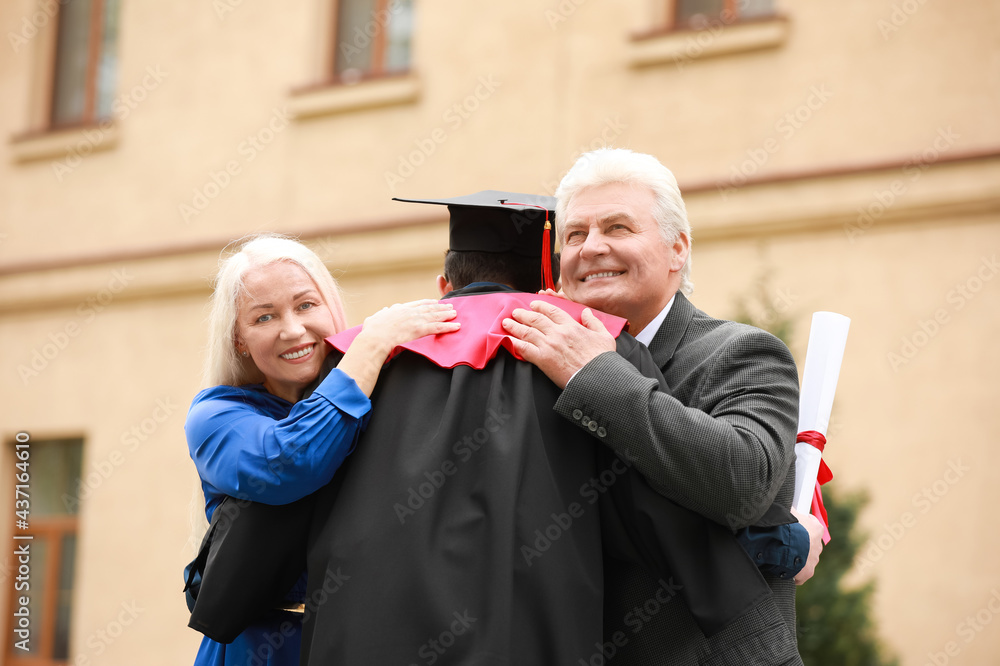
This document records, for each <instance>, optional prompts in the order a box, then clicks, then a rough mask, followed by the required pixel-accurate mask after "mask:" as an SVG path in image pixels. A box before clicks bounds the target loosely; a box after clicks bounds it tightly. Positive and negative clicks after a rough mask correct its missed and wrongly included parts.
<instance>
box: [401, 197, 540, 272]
mask: <svg viewBox="0 0 1000 666" xmlns="http://www.w3.org/2000/svg"><path fill="white" fill-rule="evenodd" d="M393 201H406V202H409V203H424V204H437V205H439V206H447V207H448V214H449V217H450V221H449V231H448V247H449V248H450V249H452V250H457V251H459V252H469V251H473V252H513V253H514V254H519V255H521V256H524V257H540V258H541V259H542V262H541V264H542V271H543V280H542V281H543V283H544V284H545V285H546V286H547V287H549V288H551V282H552V278H551V265H552V260H551V257H552V253H553V251H554V250H555V234H554V233H551V231H550V229H551V225H552V224H554V223H555V209H556V198H555V197H548V196H543V195H538V194H522V193H520V192H501V191H499V190H483V191H482V192H476V193H475V194H467V195H465V196H461V197H451V198H450V199H401V198H399V197H394V198H393ZM546 222H548V223H549V224H548V225H547V224H546ZM546 274H548V279H547V280H546V279H545V277H544V276H545V275H546Z"/></svg>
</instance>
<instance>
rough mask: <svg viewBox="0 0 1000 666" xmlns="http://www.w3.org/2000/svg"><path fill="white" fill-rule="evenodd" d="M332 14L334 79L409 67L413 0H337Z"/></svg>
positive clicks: (399, 71)
mask: <svg viewBox="0 0 1000 666" xmlns="http://www.w3.org/2000/svg"><path fill="white" fill-rule="evenodd" d="M335 16H336V19H335V27H334V54H333V79H334V80H335V81H336V82H338V83H356V82H358V81H361V80H363V79H367V78H375V77H380V76H387V75H392V74H402V73H405V72H407V71H409V69H410V38H411V36H412V34H413V0H338V1H337V7H336V12H335Z"/></svg>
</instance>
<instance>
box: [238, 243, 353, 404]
mask: <svg viewBox="0 0 1000 666" xmlns="http://www.w3.org/2000/svg"><path fill="white" fill-rule="evenodd" d="M243 282H244V286H245V291H244V293H243V294H242V295H241V296H240V297H239V300H238V302H237V316H236V348H237V350H238V351H240V352H241V353H242V352H244V351H246V352H249V354H250V358H252V359H253V362H254V363H255V364H256V365H257V369H259V370H260V371H261V373H262V374H263V375H264V388H266V389H267V390H268V391H269V392H270V393H273V394H274V395H276V396H278V397H281V398H284V399H285V400H288V401H289V402H296V401H297V400H298V399H299V397H300V396H301V395H302V391H303V390H304V389H305V387H306V386H307V385H309V384H310V383H311V382H312V381H313V380H314V379H316V377H317V375H319V371H320V368H321V367H322V365H323V361H324V359H325V358H326V354H327V348H326V344H325V343H324V342H323V339H324V338H327V337H329V336H331V335H333V334H334V333H336V332H337V330H336V326H335V325H334V322H333V314H332V313H331V312H330V309H329V307H327V304H326V303H325V302H324V300H323V297H322V295H321V294H320V292H319V289H318V288H317V287H316V283H315V282H313V281H312V278H310V277H309V275H308V274H307V273H306V272H305V271H304V270H303V269H302V267H301V266H299V265H298V264H296V263H293V262H289V261H278V262H275V263H273V264H268V265H266V266H259V267H256V268H251V269H250V270H249V271H247V273H246V275H245V276H244V279H243Z"/></svg>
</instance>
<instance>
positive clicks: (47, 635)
mask: <svg viewBox="0 0 1000 666" xmlns="http://www.w3.org/2000/svg"><path fill="white" fill-rule="evenodd" d="M12 448H13V447H12ZM28 450H29V451H30V456H29V457H28V466H27V470H28V473H29V483H28V485H29V490H28V494H29V496H30V498H29V501H30V510H29V518H28V523H29V527H28V529H27V530H26V531H22V530H20V529H16V530H15V534H17V535H25V534H27V535H31V536H32V537H33V538H32V539H31V540H15V542H14V543H15V544H18V545H20V544H28V547H29V552H30V555H29V566H30V574H29V575H28V581H27V582H28V585H29V588H28V589H27V590H16V589H15V588H16V586H13V585H12V586H11V591H12V599H11V601H12V602H13V601H14V598H13V597H14V595H16V596H17V597H20V596H24V595H25V594H26V595H27V596H28V598H29V599H30V602H29V604H28V609H29V617H30V618H31V625H30V637H29V639H28V642H27V644H26V647H27V648H28V650H22V649H20V648H19V647H18V643H19V641H18V637H17V634H15V632H13V631H11V632H10V633H8V636H11V637H13V638H14V640H11V641H10V649H9V650H8V653H7V659H6V660H5V661H4V664H5V666H61V665H62V664H65V663H67V662H68V660H69V636H70V622H71V621H72V616H73V613H72V610H73V581H74V570H75V568H76V541H77V539H76V537H77V509H78V507H79V499H78V498H77V492H78V486H79V481H80V464H81V461H82V458H83V440H81V439H59V440H48V441H40V440H38V441H36V440H32V441H31V443H30V448H29V449H28ZM15 459H16V457H15ZM9 608H16V605H15V604H14V603H11V605H10V606H9ZM16 627H17V625H16V624H15V627H14V628H16Z"/></svg>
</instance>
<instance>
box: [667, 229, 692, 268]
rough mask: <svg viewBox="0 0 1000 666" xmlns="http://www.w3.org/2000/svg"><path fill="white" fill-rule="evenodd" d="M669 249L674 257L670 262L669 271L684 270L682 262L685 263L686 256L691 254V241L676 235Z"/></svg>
mask: <svg viewBox="0 0 1000 666" xmlns="http://www.w3.org/2000/svg"><path fill="white" fill-rule="evenodd" d="M671 249H672V250H673V251H674V256H673V258H672V259H671V262H670V264H671V265H670V270H671V271H679V270H681V269H682V268H684V262H686V261H687V258H688V255H689V254H690V253H691V239H690V238H688V237H687V236H685V235H684V234H678V236H677V240H675V241H674V242H673V245H672V246H671Z"/></svg>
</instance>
